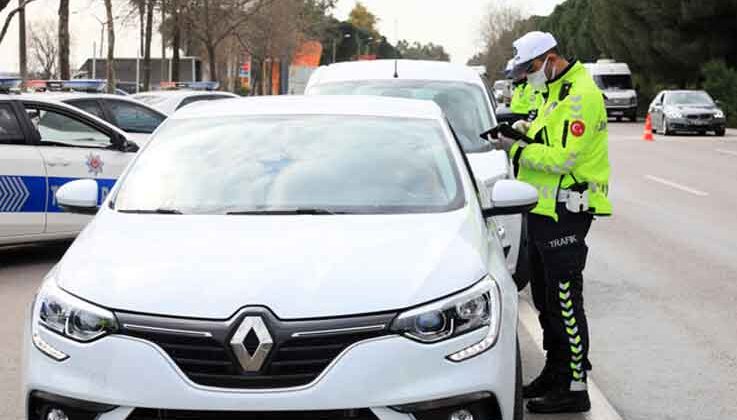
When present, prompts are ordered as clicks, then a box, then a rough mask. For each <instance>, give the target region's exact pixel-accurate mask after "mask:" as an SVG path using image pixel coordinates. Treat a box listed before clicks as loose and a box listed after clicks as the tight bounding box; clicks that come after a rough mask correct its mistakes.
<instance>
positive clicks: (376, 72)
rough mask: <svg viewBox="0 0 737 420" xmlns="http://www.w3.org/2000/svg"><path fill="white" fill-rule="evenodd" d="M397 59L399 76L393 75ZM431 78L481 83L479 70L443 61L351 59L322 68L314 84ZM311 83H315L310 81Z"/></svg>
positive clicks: (432, 79)
mask: <svg viewBox="0 0 737 420" xmlns="http://www.w3.org/2000/svg"><path fill="white" fill-rule="evenodd" d="M395 62H396V70H397V75H398V76H399V77H397V78H395V77H394V66H395ZM395 79H398V80H431V81H457V82H466V83H473V84H481V83H483V82H482V81H481V76H480V75H479V73H478V71H476V70H474V69H473V68H471V67H468V66H464V65H461V64H453V63H448V62H443V61H421V60H374V61H350V62H345V63H336V64H331V65H329V66H324V67H321V68H320V70H319V73H318V74H317V80H315V84H323V83H332V82H346V81H352V80H395ZM311 84H312V83H311Z"/></svg>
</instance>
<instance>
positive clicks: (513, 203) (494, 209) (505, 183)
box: [482, 179, 537, 218]
mask: <svg viewBox="0 0 737 420" xmlns="http://www.w3.org/2000/svg"><path fill="white" fill-rule="evenodd" d="M536 205H537V190H536V189H535V188H534V187H533V186H531V185H530V184H527V183H524V182H520V181H511V180H508V179H504V180H500V181H497V182H496V183H495V184H494V187H493V188H492V189H491V204H490V205H489V207H487V208H484V209H483V210H482V213H483V215H484V217H485V218H489V217H492V216H502V215H505V214H522V213H528V212H529V211H530V210H532V209H534V208H535V206H536Z"/></svg>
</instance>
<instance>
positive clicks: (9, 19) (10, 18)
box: [0, 0, 36, 44]
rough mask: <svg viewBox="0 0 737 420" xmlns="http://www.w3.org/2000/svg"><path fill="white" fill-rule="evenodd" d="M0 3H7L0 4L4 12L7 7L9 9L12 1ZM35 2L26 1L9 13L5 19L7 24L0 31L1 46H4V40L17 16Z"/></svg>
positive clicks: (4, 0)
mask: <svg viewBox="0 0 737 420" xmlns="http://www.w3.org/2000/svg"><path fill="white" fill-rule="evenodd" d="M0 1H3V2H4V3H5V4H4V5H3V4H2V3H0V6H2V7H0V10H2V9H4V8H5V7H7V5H8V3H9V1H10V0H0ZM34 1H36V0H24V1H23V2H22V3H21V4H20V5H18V7H16V8H15V9H13V10H11V11H10V13H8V16H6V17H5V24H3V29H2V30H0V44H2V42H3V39H5V35H6V34H7V33H8V28H9V27H10V23H11V22H12V21H13V18H14V17H15V15H16V14H18V13H20V11H21V10H23V8H24V7H26V6H27V5H28V4H30V3H32V2H34Z"/></svg>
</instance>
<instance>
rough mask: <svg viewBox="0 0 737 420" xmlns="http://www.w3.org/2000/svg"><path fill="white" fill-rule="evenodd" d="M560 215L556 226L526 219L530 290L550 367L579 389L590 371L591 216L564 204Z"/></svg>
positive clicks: (541, 219) (547, 220)
mask: <svg viewBox="0 0 737 420" xmlns="http://www.w3.org/2000/svg"><path fill="white" fill-rule="evenodd" d="M558 216H559V220H558V222H556V221H555V220H553V219H552V218H549V217H546V216H539V215H536V214H530V215H528V217H527V241H528V250H529V258H530V267H531V272H532V279H531V281H530V287H531V289H532V299H533V301H534V304H535V307H536V308H537V310H538V311H539V312H540V316H539V320H540V326H541V327H542V330H543V347H544V348H545V350H546V351H547V354H546V357H547V359H548V360H547V363H550V364H552V367H554V368H555V369H556V373H557V374H558V375H557V377H558V378H559V379H561V382H562V384H563V383H564V384H571V383H575V384H578V385H581V384H582V383H585V382H586V372H587V371H588V370H591V363H590V362H589V359H588V352H589V329H588V323H587V321H586V312H585V311H584V304H583V274H582V273H583V269H584V267H585V266H586V255H587V253H588V247H587V246H586V235H587V234H588V232H589V228H590V227H591V222H592V220H593V216H592V215H590V214H588V213H570V212H569V211H568V210H566V208H565V205H562V204H559V205H558ZM571 389H574V387H573V386H572V388H571Z"/></svg>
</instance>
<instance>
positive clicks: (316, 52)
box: [292, 41, 322, 67]
mask: <svg viewBox="0 0 737 420" xmlns="http://www.w3.org/2000/svg"><path fill="white" fill-rule="evenodd" d="M321 57H322V44H321V43H320V42H318V41H307V42H305V43H303V44H302V45H300V46H299V48H297V52H296V53H295V54H294V59H293V60H292V65H293V66H299V67H319V66H320V58H321Z"/></svg>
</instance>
